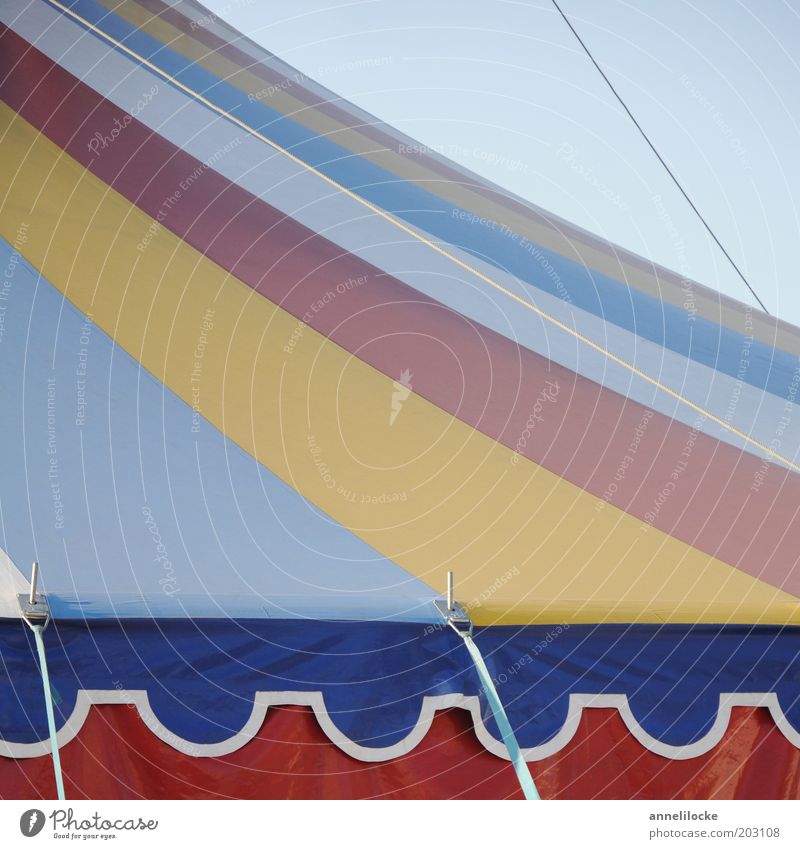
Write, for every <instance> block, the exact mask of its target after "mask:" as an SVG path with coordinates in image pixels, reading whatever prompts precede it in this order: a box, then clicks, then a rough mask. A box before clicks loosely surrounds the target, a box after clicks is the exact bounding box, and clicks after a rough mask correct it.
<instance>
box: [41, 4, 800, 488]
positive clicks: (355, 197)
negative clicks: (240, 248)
mask: <svg viewBox="0 0 800 849" xmlns="http://www.w3.org/2000/svg"><path fill="white" fill-rule="evenodd" d="M47 2H48V3H49V4H50V5H51V6H55V7H56V8H58V9H60V10H61V11H62V12H64V14H66V15H68V16H69V17H71V18H73V19H74V20H76V21H78V22H79V23H80V24H81V25H82V26H84V27H86V28H87V29H89V30H90V31H91V32H94V33H96V34H97V35H98V36H99V37H100V38H102V39H104V40H105V41H106V42H108V43H109V44H111V45H113V46H114V47H116V48H117V49H119V50H121V51H122V52H123V53H126V54H128V56H131V57H133V58H134V59H136V61H137V62H139V63H140V64H142V65H144V66H145V67H147V68H150V70H152V71H153V72H154V73H156V74H158V75H159V76H160V77H161V78H162V79H164V80H166V81H167V82H169V83H170V84H172V85H173V86H175V87H176V88H179V89H180V90H181V91H184V92H186V94H188V95H189V96H190V97H192V98H193V99H194V100H197V101H198V102H199V103H202V104H203V105H204V106H206V107H207V108H208V109H211V110H212V111H213V112H216V113H217V114H218V115H221V116H222V117H223V118H225V119H227V120H228V121H230V122H231V123H232V124H235V125H236V126H237V127H240V128H241V129H243V130H244V131H245V132H247V133H250V135H252V136H253V137H255V138H257V139H259V140H260V141H262V142H264V143H265V144H267V145H269V146H270V147H271V148H273V150H276V151H278V152H279V153H281V154H283V155H284V156H286V157H287V158H288V159H290V160H291V161H292V162H294V163H295V164H297V165H299V166H300V167H302V168H305V169H306V170H307V171H309V172H310V173H312V174H315V175H316V176H317V177H319V178H320V180H323V181H324V182H326V183H327V184H328V185H330V186H332V187H333V188H335V189H336V190H337V191H340V192H342V193H343V194H345V195H347V196H348V197H349V198H351V199H352V200H354V201H356V202H357V203H360V204H361V205H362V206H364V207H365V208H366V209H369V210H370V212H373V213H374V214H375V215H378V216H380V217H381V218H383V219H385V220H386V221H388V222H389V223H390V224H393V225H394V226H395V227H397V228H398V229H400V230H402V231H403V232H404V233H407V234H408V235H409V236H411V237H412V238H414V239H416V240H417V241H419V242H421V243H422V244H424V245H427V246H428V247H429V248H430V249H431V250H433V251H436V253H438V254H440V255H441V256H443V257H446V258H447V259H449V260H450V261H451V262H454V263H455V264H456V265H458V266H459V267H460V268H463V269H464V270H465V271H469V272H470V274H474V275H475V277H477V278H478V279H479V280H482V281H483V282H484V283H486V284H488V285H489V286H492V287H493V288H495V289H497V290H498V291H499V292H502V293H503V294H505V295H507V296H508V297H509V298H511V299H512V300H514V301H517V302H518V303H519V304H521V305H522V306H523V307H525V308H526V309H529V310H530V311H531V312H533V313H535V314H536V315H538V316H539V317H540V318H541V319H543V320H544V321H547V322H549V323H550V324H552V325H553V326H554V327H558V328H559V329H560V330H563V331H564V332H565V333H568V334H570V336H573V337H574V338H575V339H577V340H578V341H579V342H582V343H583V344H584V345H587V346H588V347H590V348H592V349H593V350H594V351H597V352H598V353H600V354H602V355H603V356H605V357H607V358H608V359H609V360H611V362H614V363H616V364H617V365H619V366H622V367H623V368H625V369H627V370H628V371H629V372H631V374H634V375H636V376H637V377H640V378H641V379H642V380H644V381H646V382H647V383H649V384H650V385H651V386H655V387H656V388H657V389H660V390H661V391H662V392H665V393H666V394H667V395H669V396H670V397H671V398H674V399H675V400H676V401H679V402H681V403H682V404H684V405H685V406H687V407H688V408H689V409H690V410H694V411H695V412H696V413H699V414H700V415H701V416H703V417H704V418H707V419H708V420H709V421H711V422H714V424H716V425H719V426H720V427H721V428H723V429H724V430H727V431H728V432H729V433H732V434H733V435H734V436H737V437H738V438H739V439H741V440H743V441H744V442H747V443H748V444H750V445H753V446H754V447H756V448H758V449H759V450H760V451H763V452H764V453H765V454H766V455H767V456H769V457H772V458H773V459H775V460H778V461H779V462H781V463H783V464H784V465H786V466H788V467H789V468H790V469H792V471H795V472H800V465H798V464H797V463H794V462H793V461H792V460H789V459H788V458H787V457H784V456H783V455H782V454H779V453H778V452H777V451H775V450H774V449H772V448H770V447H769V446H768V445H766V444H765V443H763V442H759V441H758V440H757V439H753V437H752V436H750V435H749V434H747V433H745V432H744V431H742V430H739V429H738V428H736V427H734V426H733V425H732V424H730V422H726V421H725V420H724V419H721V418H720V417H719V416H715V415H714V414H713V413H712V412H710V411H709V410H705V409H703V407H701V406H700V405H699V404H695V402H694V401H690V400H689V399H688V398H686V397H684V396H683V395H681V394H680V393H679V392H676V391H675V390H674V389H670V387H669V386H665V385H664V384H663V383H661V382H660V381H659V380H656V378H654V377H650V375H648V374H646V373H645V372H643V371H642V370H641V369H640V368H637V367H636V366H635V365H633V364H632V363H629V362H627V361H626V360H623V359H622V357H618V356H617V355H616V354H614V353H612V352H611V351H609V350H608V349H607V348H604V347H603V346H602V345H598V344H597V342H593V341H592V340H591V339H589V338H588V337H587V336H584V335H583V334H582V333H580V332H579V331H577V330H574V329H573V328H572V327H570V326H569V325H567V324H565V323H564V322H563V321H560V320H559V319H557V318H556V317H555V316H552V315H550V313H548V312H545V311H544V310H543V309H541V308H540V307H537V306H536V305H535V304H533V303H531V302H530V301H528V300H526V299H525V298H522V297H520V296H519V295H517V294H515V293H514V292H512V291H511V290H509V289H506V288H505V286H502V285H501V284H500V283H498V282H497V281H496V280H493V279H492V278H491V277H489V276H488V275H486V274H484V273H483V272H482V271H479V270H478V269H477V268H475V267H474V266H472V265H470V264H469V263H467V262H464V260H462V259H459V258H458V257H456V256H454V255H453V254H451V253H450V252H449V251H447V250H445V249H444V248H443V247H441V246H440V245H437V244H436V243H435V242H433V241H432V240H431V239H428V238H427V237H426V236H423V235H422V234H421V233H418V232H417V231H416V230H414V229H413V228H412V227H410V226H409V225H407V224H404V223H403V222H402V221H400V220H398V219H397V218H395V217H394V216H393V215H391V214H390V213H388V212H386V210H384V209H381V208H380V207H379V206H375V204H373V203H371V202H370V201H368V200H366V199H365V198H363V197H361V196H360V195H358V194H356V193H355V192H353V191H351V190H350V189H348V188H347V187H346V186H343V185H342V184H341V183H338V182H337V181H336V180H334V179H333V178H332V177H329V176H328V175H327V174H324V173H323V172H322V171H319V170H318V169H316V168H315V167H314V166H313V165H309V164H308V163H307V162H304V161H303V160H302V159H300V157H299V156H297V155H296V154H294V153H292V152H291V151H289V150H286V148H284V147H281V145H279V144H278V143H277V142H274V141H273V140H272V139H270V138H268V137H267V136H265V135H263V134H262V133H260V132H259V131H258V130H255V129H253V128H252V127H250V126H249V125H248V124H246V123H245V122H244V121H242V120H241V119H239V118H237V117H236V116H234V115H232V114H231V113H230V112H227V111H226V110H225V109H223V108H222V107H221V106H217V105H216V103H212V101H210V100H209V99H208V98H206V97H203V95H202V94H200V93H199V92H196V91H194V89H192V88H190V87H189V86H187V85H186V84H185V83H182V82H181V81H180V80H177V79H175V77H173V76H172V75H170V74H168V73H167V72H166V71H163V70H162V69H161V68H159V67H158V66H157V65H154V64H153V63H152V62H150V61H149V60H148V59H145V58H144V56H140V55H139V54H138V53H137V52H136V51H135V50H132V49H131V48H130V47H128V46H127V45H125V44H122V42H120V41H117V39H115V38H114V37H113V36H110V35H108V34H107V33H105V32H103V30H101V29H100V28H99V27H96V26H95V25H94V24H93V23H91V22H90V21H87V20H86V19H85V18H84V17H82V16H81V15H79V14H78V13H77V12H74V11H73V10H72V9H70V8H68V7H67V6H64V5H63V4H62V3H60V2H59V0H47Z"/></svg>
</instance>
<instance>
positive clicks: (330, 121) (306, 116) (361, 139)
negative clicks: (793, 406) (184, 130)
mask: <svg viewBox="0 0 800 849" xmlns="http://www.w3.org/2000/svg"><path fill="white" fill-rule="evenodd" d="M99 2H100V3H102V4H103V5H104V6H105V7H106V8H108V9H111V10H113V11H114V13H115V14H117V15H119V16H120V17H121V18H124V19H125V20H127V21H128V23H130V24H132V25H133V26H135V27H136V28H137V29H139V30H141V31H142V32H146V33H148V34H149V35H151V36H152V37H153V38H155V39H156V40H157V41H159V42H161V43H162V44H166V45H169V47H170V49H172V50H175V51H176V52H177V53H180V54H181V55H183V56H185V57H186V58H187V59H190V60H191V61H192V62H194V63H195V64H197V65H198V66H200V67H202V68H205V69H206V70H208V71H210V72H211V73H212V74H214V75H215V76H217V77H219V78H220V79H223V80H225V81H226V82H227V83H230V84H231V85H233V86H235V87H236V88H238V89H239V90H240V91H243V92H244V93H245V94H249V95H254V96H256V97H259V96H261V97H262V98H263V94H264V91H265V88H267V84H266V83H265V81H264V80H262V79H261V78H260V77H257V76H256V75H255V74H253V73H251V72H250V71H248V70H246V69H245V68H243V67H242V66H241V65H238V64H236V63H235V62H233V61H231V60H229V59H226V58H225V57H224V56H222V55H220V54H219V53H213V52H211V51H210V49H209V48H208V47H206V46H205V45H204V44H202V43H201V42H200V41H198V40H196V39H195V38H193V37H192V36H190V35H188V34H186V33H184V32H182V31H181V30H179V29H178V28H177V27H174V26H173V25H172V24H170V23H168V22H167V21H165V20H164V19H163V18H161V17H159V16H157V15H156V16H154V15H153V14H151V13H150V12H149V11H148V10H147V9H145V8H144V7H142V6H140V5H139V4H138V2H135V0H123V2H119V0H99ZM263 102H264V103H265V104H266V105H268V106H269V107H270V108H273V109H276V110H277V111H279V112H281V113H282V114H284V115H288V116H290V117H291V118H292V120H293V121H296V122H297V123H298V124H301V125H302V126H305V127H307V128H308V129H310V130H312V131H313V132H315V133H317V134H318V135H321V136H327V137H330V138H331V139H332V140H333V141H335V142H336V144H339V145H341V146H342V147H344V148H345V149H347V150H349V151H351V152H353V153H356V154H358V155H359V156H360V157H362V158H364V159H367V160H368V161H370V162H373V163H374V164H375V165H378V166H379V167H381V168H385V169H387V170H388V171H390V172H391V173H393V174H395V175H397V176H399V177H402V178H403V179H406V180H408V181H409V182H411V183H414V184H415V185H417V186H419V187H420V188H422V189H424V190H425V191H427V192H430V193H432V194H434V195H437V196H438V197H440V198H442V199H443V200H446V201H448V202H449V203H453V204H455V205H456V206H459V207H460V208H462V209H471V210H474V209H479V210H480V215H481V217H483V218H488V219H490V220H494V221H497V222H498V223H500V224H504V225H507V226H508V227H510V228H511V229H512V230H514V232H516V233H517V234H519V235H520V236H524V237H526V238H527V239H529V240H530V241H532V242H534V243H535V244H537V245H541V246H542V247H544V248H547V249H548V250H552V251H555V252H556V253H559V254H561V255H562V256H565V257H567V258H569V259H571V260H572V261H574V262H577V263H579V264H580V265H581V267H583V266H584V265H586V266H588V267H590V268H593V269H595V270H596V271H599V272H601V273H602V274H605V275H607V276H608V277H613V278H616V279H620V280H624V281H625V283H626V285H628V286H632V287H636V288H638V289H640V290H641V291H642V292H646V293H647V294H649V295H650V296H652V297H654V298H658V299H660V300H662V301H664V302H666V303H670V304H672V305H674V306H677V307H680V308H683V306H684V301H685V298H686V296H685V293H684V292H683V291H682V290H681V289H680V287H679V286H678V285H676V284H673V285H670V284H669V283H668V282H667V283H665V280H664V279H659V278H658V277H656V276H655V274H654V273H653V271H652V269H643V268H642V267H641V266H640V265H637V264H635V263H631V262H629V261H626V259H625V256H624V254H621V253H618V252H616V251H614V252H612V253H609V252H607V251H603V250H602V249H599V248H597V247H595V246H594V245H592V243H591V242H590V241H589V240H587V239H584V238H582V237H581V235H580V234H579V233H578V231H576V232H571V233H569V234H565V233H564V232H563V230H562V229H561V228H558V227H553V225H552V224H550V223H549V222H546V221H545V220H544V219H540V220H536V219H533V218H530V217H526V216H523V215H520V214H519V213H517V212H515V211H514V209H513V208H511V207H508V206H502V205H501V204H499V203H497V202H496V201H493V200H492V199H491V198H490V197H484V196H482V195H478V194H476V193H475V192H474V191H472V190H471V189H470V188H468V187H467V186H465V185H460V184H459V183H457V182H454V181H452V180H448V179H444V178H443V177H442V176H441V174H438V173H436V172H435V171H432V170H430V169H429V168H427V167H425V166H424V165H423V164H422V163H421V162H414V161H413V160H410V159H409V158H407V157H404V156H401V155H400V154H399V153H395V152H394V151H393V150H390V149H387V148H383V149H376V142H375V141H374V140H372V139H370V138H368V137H366V136H364V135H362V134H361V133H359V132H357V131H354V130H352V129H350V128H349V127H346V126H345V125H344V124H342V123H341V122H339V121H336V120H335V119H334V118H331V117H329V116H327V115H325V114H324V113H322V112H320V111H318V110H317V109H314V108H311V107H309V106H308V105H307V104H306V103H304V102H302V101H301V100H298V99H297V98H295V97H293V96H292V95H291V94H290V92H289V91H288V90H283V89H276V90H275V91H271V92H270V93H269V97H268V98H267V99H264V101H263ZM695 307H696V308H697V309H698V314H699V315H701V316H702V317H704V318H707V319H709V321H713V322H717V323H723V324H725V325H726V326H729V327H731V328H732V329H734V330H736V329H737V327H738V328H739V329H738V331H737V332H740V333H743V332H745V326H744V322H745V318H746V316H745V313H744V311H743V308H742V309H736V308H732V307H731V306H730V305H729V304H728V303H726V302H725V300H724V299H723V300H722V301H720V300H717V299H711V298H709V297H707V296H705V295H704V294H703V293H702V292H701V291H697V292H696V293H695ZM749 318H750V327H749V328H747V331H748V332H749V333H754V334H755V338H757V339H760V340H761V341H762V342H764V343H765V344H768V345H781V346H783V348H784V349H785V350H787V351H790V352H792V353H796V354H800V338H798V335H797V333H796V332H795V333H790V332H789V330H788V329H787V328H785V327H777V328H776V326H775V324H774V323H773V322H772V321H771V320H770V319H769V318H766V317H764V316H762V315H761V314H760V313H756V314H754V315H750V316H749Z"/></svg>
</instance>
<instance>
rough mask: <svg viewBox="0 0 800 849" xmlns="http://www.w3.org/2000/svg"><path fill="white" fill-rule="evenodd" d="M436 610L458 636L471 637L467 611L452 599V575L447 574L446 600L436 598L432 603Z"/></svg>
mask: <svg viewBox="0 0 800 849" xmlns="http://www.w3.org/2000/svg"><path fill="white" fill-rule="evenodd" d="M433 603H434V605H435V606H436V609H437V610H438V611H439V613H441V614H442V618H443V619H444V621H445V622H447V624H448V625H449V626H450V627H451V628H452V629H453V630H454V631H455V632H456V633H457V634H459V635H461V636H463V635H464V634H469V635H470V636H472V620H471V619H470V618H469V615H468V614H467V611H466V610H465V609H464V608H463V607H462V606H461V605H460V604H459V603H458V602H457V601H455V600H454V598H453V573H452V572H448V573H447V599H446V600H445V599H443V598H437V599H434V601H433Z"/></svg>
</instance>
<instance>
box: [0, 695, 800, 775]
mask: <svg viewBox="0 0 800 849" xmlns="http://www.w3.org/2000/svg"><path fill="white" fill-rule="evenodd" d="M92 705H135V706H136V709H137V710H138V712H139V715H140V717H141V718H142V721H143V722H144V724H145V725H146V726H147V727H148V728H149V729H150V731H151V732H152V733H153V734H155V736H156V737H158V739H159V740H161V741H163V742H164V743H167V745H169V746H171V747H172V748H173V749H175V750H176V751H179V752H182V753H183V754H185V755H189V756H190V757H195V758H217V757H224V756H226V755H230V754H231V753H232V752H235V751H237V750H238V749H241V748H242V747H243V746H245V745H247V743H249V742H250V740H252V739H253V738H254V737H255V736H256V735H257V734H258V732H259V730H260V729H261V727H262V725H263V723H264V720H265V718H266V715H267V711H268V710H269V708H271V707H279V706H282V705H293V706H301V707H303V706H304V707H310V708H311V709H312V710H313V711H314V716H315V717H316V719H317V722H318V723H319V725H320V728H321V729H322V730H323V732H324V733H325V735H326V737H327V738H328V739H329V740H330V741H331V742H332V743H334V745H336V746H338V747H339V748H340V749H341V750H342V751H343V752H345V753H347V754H348V755H350V756H351V757H353V758H355V759H356V760H359V761H364V762H366V763H380V762H382V761H389V760H393V759H394V758H399V757H402V756H403V755H406V754H408V753H409V752H411V751H413V750H414V749H415V748H416V747H417V746H418V745H419V744H420V743H421V742H422V740H423V739H424V738H425V735H426V734H427V733H428V731H429V730H430V727H431V724H432V723H433V720H434V716H435V713H436V711H437V710H447V709H448V708H461V709H462V710H466V711H468V712H469V714H470V716H471V717H472V722H473V724H474V727H475V734H476V736H477V738H478V740H479V741H480V743H481V745H482V746H483V747H484V748H485V749H486V750H487V751H489V752H491V754H493V755H496V756H497V757H499V758H503V759H505V760H508V750H507V749H506V747H505V744H504V743H502V742H501V741H500V740H498V739H497V738H495V737H494V736H492V734H491V733H490V732H489V730H488V729H487V728H486V725H485V724H484V721H483V716H482V712H481V706H480V701H479V699H478V697H477V696H465V695H463V694H462V693H452V694H448V695H443V696H425V697H424V698H423V699H422V707H421V709H420V714H419V718H418V719H417V722H416V724H415V725H414V727H413V728H412V729H411V731H410V732H409V733H408V734H407V735H406V737H404V738H403V739H402V740H400V741H399V742H398V743H394V744H393V745H391V746H383V747H379V746H376V747H372V746H364V745H362V744H360V743H357V742H355V741H354V740H351V739H350V738H349V737H347V736H346V735H345V734H343V733H342V732H341V731H340V730H339V728H338V727H337V726H336V724H335V723H334V721H333V720H332V719H331V717H330V715H329V714H328V710H327V708H326V706H325V700H324V698H323V694H322V693H321V692H314V693H306V692H297V691H278V692H272V693H268V692H258V693H256V695H255V700H254V702H253V709H252V712H251V714H250V717H249V719H248V720H247V722H246V723H245V725H244V727H243V728H242V729H241V730H240V731H238V732H237V733H236V734H234V735H232V736H231V737H229V738H228V739H227V740H222V741H221V742H219V743H195V742H193V741H191V740H186V739H185V738H183V737H180V736H178V735H177V734H174V733H173V732H172V731H170V730H169V729H168V728H167V727H166V726H165V725H163V724H162V723H161V722H160V721H159V719H158V718H157V717H156V715H155V713H154V712H153V710H152V708H151V707H150V702H149V699H148V697H147V692H146V691H145V690H131V691H124V690H79V691H78V693H77V698H76V700H75V707H74V709H73V711H72V713H71V714H70V716H69V718H68V719H67V721H66V722H65V724H64V725H63V726H62V728H61V729H60V730H59V732H58V745H59V748H62V747H63V746H66V745H67V743H69V742H71V741H72V740H74V739H75V737H76V736H77V735H78V733H79V732H80V730H81V728H82V727H83V723H84V722H85V721H86V718H87V717H88V715H89V708H90V707H91V706H92ZM734 707H765V708H767V709H768V710H769V712H770V714H771V716H772V719H773V721H774V722H775V725H776V726H777V727H778V729H779V730H780V732H781V733H782V734H783V736H784V737H785V738H786V739H787V740H788V741H789V742H790V743H791V744H792V745H793V746H795V747H796V748H800V733H798V732H797V731H796V730H795V728H794V727H793V726H792V725H791V723H790V722H789V720H788V719H787V718H786V716H785V714H784V713H783V710H782V709H781V706H780V702H779V701H778V696H777V694H776V693H720V696H719V707H718V709H717V716H716V719H715V720H714V724H713V725H712V726H711V728H710V729H709V730H708V732H707V733H706V734H705V735H704V736H703V737H701V738H700V739H699V740H696V741H695V742H694V743H690V744H688V745H685V746H672V745H670V744H668V743H662V742H661V741H660V740H658V739H657V738H656V737H653V736H652V735H651V734H649V733H648V732H647V731H645V730H644V728H642V726H641V725H640V724H639V722H638V721H637V720H636V718H635V717H634V715H633V712H632V711H631V709H630V705H629V704H628V698H627V696H626V695H624V694H622V693H614V694H607V695H595V694H586V693H572V694H570V697H569V707H568V710H567V718H566V720H565V722H564V725H563V726H562V727H561V730H560V731H559V732H558V733H557V734H556V735H555V736H554V737H552V738H551V739H550V740H548V742H546V743H543V744H542V745H540V746H533V747H531V748H529V749H524V750H523V755H524V757H525V760H526V761H531V762H533V761H541V760H544V759H545V758H549V757H551V756H552V755H554V754H556V753H557V752H560V751H561V750H562V749H563V748H564V747H565V746H567V744H568V743H569V742H570V741H571V740H572V738H573V737H574V736H575V734H576V732H577V730H578V728H579V727H580V722H581V716H582V714H583V711H584V710H585V709H589V708H616V709H617V710H618V711H619V712H620V716H621V717H622V720H623V722H624V723H625V726H626V727H627V729H628V731H630V733H631V734H632V735H633V737H635V738H636V740H637V741H638V742H639V743H641V745H642V746H644V747H645V748H646V749H648V750H649V751H651V752H654V753H655V754H657V755H661V756H662V757H664V758H669V759H670V760H689V759H691V758H696V757H700V756H701V755H704V754H706V753H707V752H710V751H711V750H712V749H713V748H714V747H715V746H717V745H718V744H719V743H720V742H721V741H722V739H723V737H724V736H725V732H726V731H727V729H728V725H729V723H730V717H731V710H732V708H734ZM49 746H50V743H49V740H40V741H37V742H35V743H11V742H8V741H5V740H0V756H4V757H8V758H38V757H42V756H44V755H48V754H49V753H50V748H49Z"/></svg>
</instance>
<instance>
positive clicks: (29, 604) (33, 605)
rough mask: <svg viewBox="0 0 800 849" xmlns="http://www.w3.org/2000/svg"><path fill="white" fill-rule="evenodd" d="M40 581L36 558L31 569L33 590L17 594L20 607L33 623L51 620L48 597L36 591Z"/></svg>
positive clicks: (37, 623) (24, 615) (39, 623)
mask: <svg viewBox="0 0 800 849" xmlns="http://www.w3.org/2000/svg"><path fill="white" fill-rule="evenodd" d="M38 582H39V564H38V563H37V562H36V561H35V560H34V561H33V569H32V570H31V591H30V592H29V593H20V594H19V595H18V596H17V601H18V602H19V609H20V612H21V613H22V615H23V617H24V618H25V619H27V620H28V622H30V623H31V624H33V625H44V626H45V627H46V626H47V623H48V622H49V621H50V605H48V603H47V599H46V598H45V597H44V596H43V595H42V594H41V593H37V592H36V585H37V583H38Z"/></svg>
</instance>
